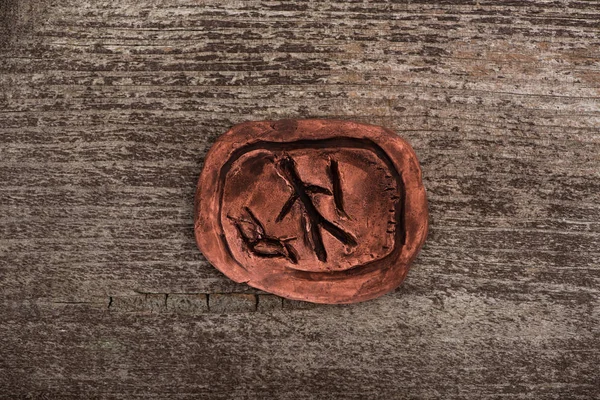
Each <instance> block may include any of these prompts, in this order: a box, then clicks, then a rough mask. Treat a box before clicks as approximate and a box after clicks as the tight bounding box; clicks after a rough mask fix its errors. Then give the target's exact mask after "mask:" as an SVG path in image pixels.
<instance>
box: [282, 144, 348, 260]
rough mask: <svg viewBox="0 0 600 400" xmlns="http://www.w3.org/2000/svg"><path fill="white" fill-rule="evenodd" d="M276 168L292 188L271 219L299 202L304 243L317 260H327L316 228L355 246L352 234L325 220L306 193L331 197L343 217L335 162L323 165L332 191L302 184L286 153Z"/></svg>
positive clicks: (285, 213) (284, 213)
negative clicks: (276, 213)
mask: <svg viewBox="0 0 600 400" xmlns="http://www.w3.org/2000/svg"><path fill="white" fill-rule="evenodd" d="M277 166H278V168H279V170H280V171H281V173H282V174H283V178H284V179H285V180H286V181H287V183H288V185H289V186H290V187H291V188H292V190H293V192H292V194H291V195H290V197H289V198H288V199H287V201H286V202H285V204H284V205H283V207H282V208H281V211H280V212H279V215H278V216H277V218H276V219H275V222H280V221H282V220H283V218H285V216H286V215H287V214H288V213H289V212H290V210H291V209H292V206H293V205H294V204H295V203H296V202H297V201H299V202H300V204H301V205H302V207H303V209H304V214H303V215H302V219H303V223H304V228H305V229H304V231H305V232H306V233H307V235H308V236H307V237H306V238H305V239H306V242H307V243H309V244H310V245H311V246H312V249H313V251H314V252H315V254H316V255H317V258H318V259H319V260H320V261H323V262H325V261H327V251H326V250H325V246H324V245H323V238H322V236H321V230H320V228H323V229H325V230H326V231H327V232H329V233H330V234H331V235H332V236H333V237H334V238H336V239H337V240H339V241H340V242H342V243H343V244H345V245H347V246H356V245H357V242H356V239H354V237H353V236H352V235H351V234H349V233H348V232H346V231H344V230H343V229H342V228H340V227H338V226H337V225H335V224H334V223H332V222H331V221H329V220H327V219H326V218H325V217H324V216H323V215H322V214H321V213H320V212H319V210H317V208H316V207H315V205H314V203H313V199H312V198H311V197H310V194H325V195H328V196H331V195H333V196H334V202H335V205H336V209H337V210H338V212H340V214H342V215H344V216H346V213H345V211H344V206H343V198H342V189H341V182H340V177H339V168H338V164H337V162H335V161H331V162H330V164H329V167H328V168H327V171H328V175H329V177H330V179H331V181H332V184H333V193H332V192H331V191H330V190H329V189H327V188H324V187H322V186H317V185H310V184H306V183H304V182H303V181H302V179H301V178H300V175H299V174H298V171H297V169H296V162H295V161H294V159H293V158H292V157H290V156H289V155H284V156H283V157H282V158H281V160H279V162H278V165H277Z"/></svg>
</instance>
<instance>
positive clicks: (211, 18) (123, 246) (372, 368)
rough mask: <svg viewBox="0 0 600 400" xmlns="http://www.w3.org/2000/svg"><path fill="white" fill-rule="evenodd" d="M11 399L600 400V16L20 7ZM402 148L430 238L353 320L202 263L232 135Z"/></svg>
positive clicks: (1, 182) (1, 166)
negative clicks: (318, 137)
mask: <svg viewBox="0 0 600 400" xmlns="http://www.w3.org/2000/svg"><path fill="white" fill-rule="evenodd" d="M0 11H1V13H0V221H1V223H0V293H1V296H2V297H1V302H0V397H2V398H11V399H12V398H27V399H54V398H133V397H138V398H143V399H150V398H156V399H167V398H202V399H271V398H276V399H294V400H295V399H338V398H339V399H435V398H440V399H496V398H506V399H535V400H538V399H561V400H562V399H593V398H596V399H598V398H600V372H599V371H600V285H599V284H600V180H599V178H600V2H598V1H583V0H582V1H578V0H573V1H508V0H507V1H500V0H498V1H495V0H494V1H486V0H480V1H466V0H464V1H463V0H442V1H436V2H434V1H403V2H375V1H324V2H313V1H289V2H288V1H284V2H279V1H228V0H215V1H201V0H141V1H140V0H121V1H107V0H103V1H100V0H77V1H75V0H70V1H52V2H51V1H49V0H2V2H1V3H0ZM308 117H318V118H341V119H352V120H357V121H361V122H367V123H374V124H378V125H383V126H386V127H389V128H391V129H394V130H395V131H397V132H398V133H399V134H400V135H402V136H403V137H405V138H406V139H407V140H409V141H410V142H411V143H412V145H413V147H414V148H415V150H416V152H417V154H418V156H419V158H420V160H421V162H422V167H423V173H424V183H425V187H426V188H427V192H428V198H429V205H430V213H431V219H430V225H431V232H430V235H429V238H428V241H427V243H426V245H425V247H424V248H423V250H422V252H421V254H420V256H419V257H418V259H417V261H416V263H415V264H414V266H413V269H412V270H411V272H410V274H409V277H408V279H407V281H406V282H405V284H404V285H402V286H401V287H400V288H399V289H398V290H397V291H396V292H394V293H392V294H389V295H387V296H384V297H382V298H380V299H377V300H374V301H370V302H366V303H362V304H356V305H351V306H313V305H309V304H303V303H299V302H290V301H282V300H281V299H280V298H277V297H275V296H270V295H265V294H262V293H260V292H258V291H256V290H254V289H252V288H249V287H247V286H245V285H238V284H234V283H233V282H231V281H229V280H228V279H227V278H225V277H224V276H223V275H222V274H221V273H219V272H218V271H217V270H215V269H214V268H213V267H211V266H210V265H209V264H208V263H207V262H206V261H205V260H204V259H203V257H202V255H201V254H200V252H199V251H198V250H197V248H196V245H195V243H194V237H193V217H192V206H193V196H194V191H195V185H196V180H197V178H198V175H199V173H200V170H201V168H202V164H203V158H204V156H205V154H206V151H207V149H208V148H209V147H210V145H211V144H212V143H213V142H214V140H215V138H216V137H217V136H219V135H220V134H221V133H223V132H225V131H226V130H227V129H228V128H229V127H231V126H232V125H233V124H236V123H238V122H242V121H247V120H261V119H280V118H308Z"/></svg>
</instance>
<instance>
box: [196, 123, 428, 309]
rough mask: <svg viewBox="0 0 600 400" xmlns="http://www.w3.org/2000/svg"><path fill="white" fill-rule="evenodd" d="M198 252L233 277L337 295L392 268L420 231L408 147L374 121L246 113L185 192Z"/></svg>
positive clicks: (374, 289)
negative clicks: (257, 117) (192, 198)
mask: <svg viewBox="0 0 600 400" xmlns="http://www.w3.org/2000/svg"><path fill="white" fill-rule="evenodd" d="M195 229H196V237H197V241H198V245H199V247H200V249H201V250H202V251H203V252H204V254H205V256H206V257H207V258H208V259H209V260H210V261H211V262H212V263H213V264H214V265H215V266H216V267H217V268H219V269H220V270H221V271H222V272H223V273H225V274H226V275H227V276H229V277H230V278H232V279H234V280H236V281H238V282H247V283H248V284H250V285H251V286H254V287H257V288H260V289H263V290H266V291H269V292H272V293H275V294H278V295H281V296H284V297H288V298H292V299H300V300H307V301H314V302H323V303H349V302H356V301H361V300H366V299H369V298H373V297H376V296H379V295H381V294H383V293H385V292H387V291H389V290H391V289H393V288H394V287H396V286H397V285H398V284H399V283H400V282H401V281H402V280H403V278H404V276H405V274H406V272H407V269H408V265H409V263H410V261H411V260H412V259H413V258H414V257H415V255H416V253H417V251H418V249H419V248H420V246H421V245H422V243H423V241H424V239H425V235H426V231H427V208H426V200H425V192H424V189H423V186H422V184H421V178H420V170H419V167H418V163H417V160H416V157H415V155H414V153H413V151H412V149H411V148H410V146H409V145H408V144H407V143H406V142H404V141H403V140H402V139H400V138H399V137H398V136H396V135H395V134H393V133H391V132H389V131H387V130H385V129H383V128H380V127H376V126H370V125H364V124H357V123H352V122H342V121H323V120H307V121H278V122H268V121H267V122H252V123H246V124H241V125H238V126H236V127H234V128H233V129H232V130H230V131H229V132H228V133H226V134H225V135H223V136H222V137H221V138H219V140H218V141H217V143H215V145H214V146H213V148H212V149H211V151H210V152H209V154H208V156H207V159H206V162H205V167H204V170H203V172H202V176H201V177H200V182H199V186H198V193H197V197H196V226H195Z"/></svg>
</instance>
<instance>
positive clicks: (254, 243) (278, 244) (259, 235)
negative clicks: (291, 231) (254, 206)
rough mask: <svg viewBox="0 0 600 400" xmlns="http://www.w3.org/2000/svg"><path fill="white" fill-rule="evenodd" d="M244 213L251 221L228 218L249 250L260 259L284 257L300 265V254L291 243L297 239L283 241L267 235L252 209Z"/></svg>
mask: <svg viewBox="0 0 600 400" xmlns="http://www.w3.org/2000/svg"><path fill="white" fill-rule="evenodd" d="M244 211H245V212H246V214H247V215H248V217H249V218H250V219H244V218H234V217H231V216H229V215H228V216H227V217H228V218H229V219H231V220H232V221H233V224H234V225H235V227H236V229H237V230H238V232H239V234H240V236H241V238H242V241H243V242H244V244H245V245H246V247H247V248H248V250H250V251H251V252H252V253H253V254H255V255H257V256H259V257H268V258H273V257H282V258H285V259H287V260H288V261H290V262H291V263H293V264H297V263H298V254H297V253H296V250H295V249H294V247H293V246H292V245H291V244H290V243H289V241H291V240H294V239H296V238H283V239H281V238H277V237H275V236H269V235H267V234H266V232H265V228H264V226H263V224H262V223H261V222H260V220H259V219H258V218H257V217H256V215H254V213H253V212H252V211H251V210H250V208H248V207H244Z"/></svg>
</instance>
